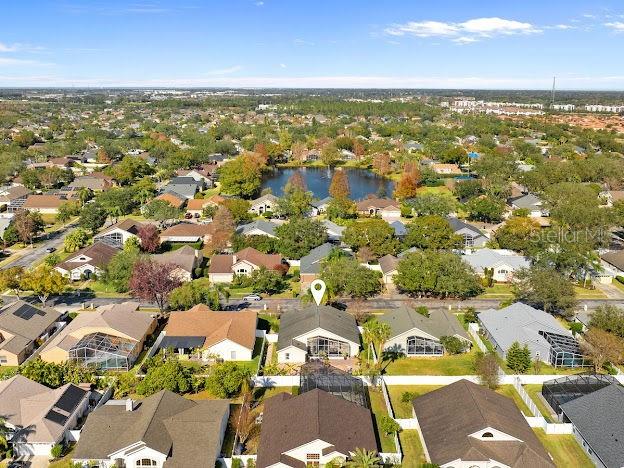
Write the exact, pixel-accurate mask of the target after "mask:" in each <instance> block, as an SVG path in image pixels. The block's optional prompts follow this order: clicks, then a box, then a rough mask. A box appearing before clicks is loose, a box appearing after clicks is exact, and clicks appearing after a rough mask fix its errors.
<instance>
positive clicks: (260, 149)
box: [254, 143, 269, 164]
mask: <svg viewBox="0 0 624 468" xmlns="http://www.w3.org/2000/svg"><path fill="white" fill-rule="evenodd" d="M254 153H256V154H257V155H258V156H259V157H260V159H261V160H262V161H264V164H266V163H267V162H268V161H269V151H268V149H267V147H266V145H265V144H264V143H256V145H255V146H254Z"/></svg>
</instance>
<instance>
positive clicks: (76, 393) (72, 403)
mask: <svg viewBox="0 0 624 468" xmlns="http://www.w3.org/2000/svg"><path fill="white" fill-rule="evenodd" d="M85 393H86V392H85V391H84V390H83V389H81V388H78V387H76V386H74V385H71V386H70V387H68V388H67V390H65V393H63V395H61V398H59V400H58V401H57V402H56V405H55V407H56V408H59V409H62V410H63V411H67V412H68V413H73V412H74V409H76V406H78V403H80V402H81V401H82V398H83V397H84V395H85Z"/></svg>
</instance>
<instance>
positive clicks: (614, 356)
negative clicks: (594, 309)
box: [581, 328, 624, 373]
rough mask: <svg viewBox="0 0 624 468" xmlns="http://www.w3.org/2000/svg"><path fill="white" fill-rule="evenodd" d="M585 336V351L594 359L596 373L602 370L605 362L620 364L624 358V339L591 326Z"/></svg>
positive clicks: (583, 345) (583, 347)
mask: <svg viewBox="0 0 624 468" xmlns="http://www.w3.org/2000/svg"><path fill="white" fill-rule="evenodd" d="M583 338H584V340H583V341H582V342H581V347H582V350H583V353H584V354H585V355H586V356H587V357H588V358H590V359H591V360H592V362H593V364H594V371H595V372H596V373H598V372H600V371H601V370H602V366H604V364H605V363H607V362H610V363H612V364H619V363H620V362H622V359H624V340H622V338H620V337H618V336H616V335H614V334H613V333H609V332H607V331H604V330H601V329H600V328H590V329H589V330H588V331H587V333H585V335H583Z"/></svg>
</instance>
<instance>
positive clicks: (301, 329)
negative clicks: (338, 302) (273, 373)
mask: <svg viewBox="0 0 624 468" xmlns="http://www.w3.org/2000/svg"><path fill="white" fill-rule="evenodd" d="M317 328H322V329H323V330H327V331H330V332H332V333H335V334H336V335H338V336H340V337H342V338H344V339H345V340H349V341H351V342H353V343H359V342H360V332H359V330H358V327H357V323H356V322H355V319H354V318H353V316H352V315H351V314H349V313H348V312H344V311H342V310H338V309H335V308H334V307H330V306H326V305H321V306H317V305H309V306H307V307H304V308H302V309H298V310H289V311H287V312H284V313H283V314H282V316H281V317H280V332H279V337H278V341H277V349H278V350H281V349H284V348H286V347H288V346H290V345H291V344H292V343H293V340H295V338H297V337H298V336H301V335H303V334H304V333H307V332H309V331H312V330H315V329H317Z"/></svg>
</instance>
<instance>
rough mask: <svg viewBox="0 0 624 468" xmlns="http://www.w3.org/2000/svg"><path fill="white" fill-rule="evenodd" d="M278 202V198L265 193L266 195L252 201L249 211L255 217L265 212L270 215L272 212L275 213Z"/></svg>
mask: <svg viewBox="0 0 624 468" xmlns="http://www.w3.org/2000/svg"><path fill="white" fill-rule="evenodd" d="M278 201H279V198H277V197H276V196H275V195H273V194H272V193H267V194H266V195H262V196H261V197H260V198H256V199H255V200H252V201H251V207H250V208H249V211H250V212H251V213H255V214H257V215H261V214H263V213H266V212H267V211H268V212H269V213H272V212H273V211H275V208H276V207H277V202H278Z"/></svg>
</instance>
